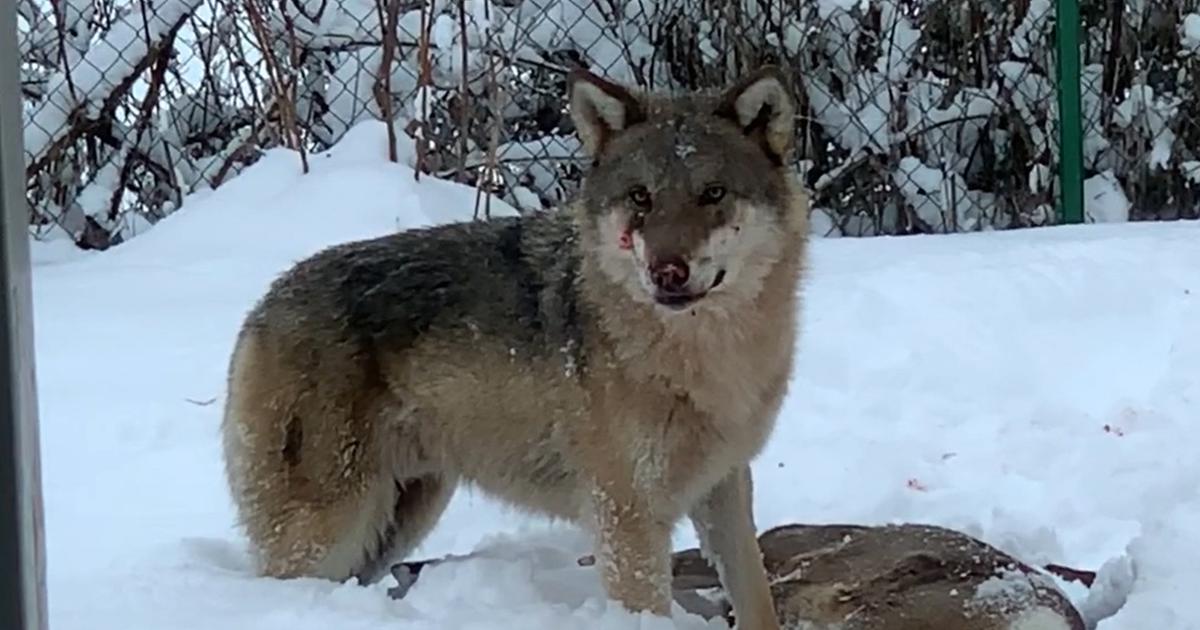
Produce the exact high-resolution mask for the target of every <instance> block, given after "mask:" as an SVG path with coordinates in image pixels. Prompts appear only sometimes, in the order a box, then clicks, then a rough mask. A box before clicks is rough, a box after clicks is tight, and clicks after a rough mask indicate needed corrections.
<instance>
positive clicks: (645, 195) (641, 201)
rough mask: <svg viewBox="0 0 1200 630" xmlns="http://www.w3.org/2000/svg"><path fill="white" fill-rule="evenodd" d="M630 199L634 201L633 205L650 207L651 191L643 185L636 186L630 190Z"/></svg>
mask: <svg viewBox="0 0 1200 630" xmlns="http://www.w3.org/2000/svg"><path fill="white" fill-rule="evenodd" d="M629 200H630V201H632V202H633V205H635V206H637V207H639V208H649V207H650V191H648V190H646V189H645V188H643V187H641V186H638V187H636V188H634V189H633V190H630V191H629Z"/></svg>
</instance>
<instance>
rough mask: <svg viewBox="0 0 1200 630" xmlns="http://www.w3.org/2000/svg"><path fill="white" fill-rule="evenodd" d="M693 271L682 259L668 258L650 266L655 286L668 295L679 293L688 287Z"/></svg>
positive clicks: (651, 277)
mask: <svg viewBox="0 0 1200 630" xmlns="http://www.w3.org/2000/svg"><path fill="white" fill-rule="evenodd" d="M690 273H691V271H690V270H689V269H688V264H687V263H686V262H684V260H683V259H682V258H667V259H664V260H659V261H655V262H654V263H652V264H651V265H650V279H651V280H652V281H653V282H654V286H656V287H658V288H659V289H660V290H662V291H666V292H668V293H679V292H682V291H683V290H684V287H685V286H687V281H688V277H689V276H690Z"/></svg>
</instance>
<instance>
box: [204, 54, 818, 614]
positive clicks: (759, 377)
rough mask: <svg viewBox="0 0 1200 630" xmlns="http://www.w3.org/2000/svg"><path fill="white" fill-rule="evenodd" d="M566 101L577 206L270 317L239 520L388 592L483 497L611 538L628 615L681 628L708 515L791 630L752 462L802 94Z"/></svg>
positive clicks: (456, 243) (795, 270)
mask: <svg viewBox="0 0 1200 630" xmlns="http://www.w3.org/2000/svg"><path fill="white" fill-rule="evenodd" d="M568 89H569V98H570V109H571V119H572V120H573V122H574V124H575V127H576V133H577V134H578V136H579V138H580V139H581V141H582V144H583V147H584V150H585V152H586V155H587V157H588V159H589V160H590V161H591V165H590V166H589V168H588V169H587V172H586V175H585V177H584V179H583V181H582V183H581V185H580V189H579V191H578V193H577V194H576V195H575V197H574V198H573V199H572V200H571V201H570V202H569V203H567V204H565V205H564V207H563V208H561V209H560V210H558V211H554V212H544V213H540V214H536V215H533V216H526V217H522V218H502V219H492V220H488V221H477V222H462V223H452V224H444V225H439V226H434V227H427V228H423V229H415V230H409V231H404V232H401V233H396V234H389V235H385V236H381V237H378V238H372V239H367V240H362V241H357V242H351V243H345V244H340V245H335V246H332V247H329V248H327V249H325V250H323V251H320V252H318V253H316V254H314V255H312V256H311V257H309V258H307V259H305V260H302V261H300V262H298V263H297V264H296V265H294V266H293V267H292V268H291V269H289V270H287V271H286V272H284V273H283V274H281V275H280V276H279V277H278V278H276V279H275V280H274V281H273V283H272V284H271V286H270V287H269V288H268V290H267V292H266V294H265V295H264V296H263V297H262V298H261V299H260V301H259V302H258V303H257V304H256V305H255V306H254V307H253V309H252V310H251V311H250V312H249V314H248V315H247V316H246V319H245V322H244V324H243V326H242V328H241V329H240V331H239V333H238V336H237V339H236V343H235V346H234V349H233V352H232V356H231V358H230V364H229V372H228V395H227V399H226V403H225V409H224V419H223V421H222V434H223V448H224V456H225V470H226V475H227V479H228V483H229V487H230V490H231V493H232V496H233V499H234V503H235V506H236V509H237V514H238V519H239V522H240V525H241V526H242V527H243V528H244V530H245V532H246V535H247V536H248V538H249V540H250V542H251V543H252V548H253V550H254V553H255V554H256V557H257V562H258V566H259V567H260V569H259V570H260V572H261V574H262V575H266V576H274V577H278V578H289V577H297V576H317V577H322V578H327V579H331V580H338V581H341V580H347V579H350V578H357V579H358V580H360V581H362V582H365V583H369V582H371V581H374V580H377V579H378V578H379V577H380V576H381V575H383V574H385V573H386V569H387V567H388V563H389V562H391V561H393V560H394V559H396V558H403V557H404V556H405V555H406V554H408V553H409V552H410V551H411V550H412V549H413V548H414V547H416V546H417V545H418V544H419V543H420V542H421V541H422V540H423V538H424V537H425V536H426V535H427V534H428V532H429V531H430V530H431V529H432V528H433V527H434V526H435V525H436V523H437V521H438V519H439V517H440V516H441V514H442V512H443V510H444V508H445V507H446V505H447V503H448V502H449V500H450V498H451V495H452V494H453V492H454V491H455V488H457V487H458V486H459V485H460V484H473V485H474V486H475V487H477V488H479V489H481V490H482V491H484V492H485V493H487V494H489V495H491V496H494V497H497V498H499V499H501V500H503V501H506V502H508V503H510V504H512V505H514V506H518V507H520V508H522V509H525V510H529V511H530V512H533V513H537V514H542V515H546V516H547V517H550V518H555V519H565V520H567V521H570V522H573V523H577V524H579V525H580V526H582V527H585V528H587V529H588V530H589V531H590V532H592V533H593V534H594V536H595V553H596V556H597V566H598V568H599V570H600V571H601V575H602V578H603V584H604V587H605V589H606V592H607V594H608V595H609V597H610V598H611V599H612V600H615V601H617V602H619V603H620V604H622V605H623V606H624V607H626V608H628V609H629V610H631V611H649V612H651V613H653V614H656V615H664V616H665V615H668V614H669V609H670V605H671V555H670V544H671V533H672V529H673V527H674V526H675V525H676V524H677V523H679V522H682V521H683V519H684V518H685V517H687V518H688V519H689V520H690V521H691V522H692V523H693V524H694V527H695V528H696V531H697V535H698V538H699V540H700V541H701V545H702V547H703V549H704V550H705V553H706V554H707V557H708V558H710V560H711V561H712V562H713V563H714V565H715V567H716V568H717V570H718V571H719V573H720V576H721V580H722V583H723V584H725V585H726V586H727V590H728V592H729V595H730V598H731V600H732V602H733V607H734V609H735V610H736V611H737V617H738V620H739V627H741V628H746V629H756V630H757V629H775V628H778V623H777V621H776V619H775V617H774V614H773V612H772V602H771V598H770V593H769V590H768V584H767V578H766V574H765V573H764V569H763V565H762V562H761V561H760V559H761V557H760V553H759V548H758V544H757V540H756V536H755V532H756V528H755V525H754V520H753V515H752V509H751V504H752V485H753V484H752V480H751V475H750V467H749V462H750V461H751V460H752V459H753V458H754V457H755V456H756V455H757V454H758V453H759V452H760V450H761V449H762V447H763V445H764V443H765V442H766V440H767V439H768V437H769V436H770V434H771V431H772V428H773V426H774V423H775V420H776V416H777V414H778V411H779V407H780V404H781V401H782V400H783V398H784V396H785V394H786V392H787V389H788V382H789V377H790V373H791V370H792V363H793V352H794V350H793V348H794V341H795V335H796V325H797V319H798V312H799V307H800V298H799V293H798V288H797V286H798V282H799V281H800V279H801V276H802V271H803V269H804V260H805V251H806V243H807V235H808V228H807V217H808V206H807V197H806V196H805V194H804V193H803V191H802V189H801V188H800V186H799V184H798V182H797V181H796V178H795V176H794V174H793V171H792V169H790V168H789V167H788V156H789V155H790V152H791V150H792V143H793V132H794V116H795V105H794V100H793V95H792V92H791V89H790V88H789V87H788V82H787V80H786V78H785V76H784V75H783V74H782V73H781V72H780V71H779V70H778V69H776V68H773V67H764V68H762V69H760V70H758V71H756V72H753V73H751V74H749V75H747V76H745V77H744V78H742V79H741V80H739V81H737V82H735V83H733V84H731V85H728V86H726V87H725V88H724V89H722V90H714V91H712V92H698V93H684V94H652V93H644V92H641V91H636V90H633V89H630V88H628V87H624V86H621V85H618V84H616V83H613V82H611V81H609V80H607V79H605V78H602V77H599V76H596V75H594V74H592V73H590V72H588V71H584V70H577V71H574V72H573V73H572V74H571V76H570V77H569V81H568Z"/></svg>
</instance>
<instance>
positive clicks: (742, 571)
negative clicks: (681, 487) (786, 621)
mask: <svg viewBox="0 0 1200 630" xmlns="http://www.w3.org/2000/svg"><path fill="white" fill-rule="evenodd" d="M752 496H753V482H752V480H751V478H750V467H749V466H742V467H739V468H737V469H735V470H734V471H733V472H732V473H730V474H729V475H728V476H726V477H725V478H724V479H722V480H721V481H720V482H718V483H717V485H716V486H714V487H713V488H712V490H710V491H709V493H708V494H707V495H706V496H704V497H703V498H702V499H701V500H700V502H699V503H698V504H697V505H696V506H694V507H693V508H692V511H691V512H690V513H689V516H690V517H691V520H692V523H693V524H694V525H695V526H696V535H697V537H698V538H699V539H700V550H701V553H703V555H704V556H705V558H707V559H708V561H709V563H711V564H712V565H713V567H714V568H716V570H717V575H718V576H719V577H720V578H721V586H723V587H724V589H725V592H726V593H727V594H728V595H729V600H730V602H731V603H732V604H733V615H734V617H735V618H736V621H737V628H738V630H779V620H778V618H777V617H776V616H775V605H774V602H773V600H772V599H771V589H770V586H769V584H768V582H767V572H766V569H765V568H764V567H763V561H762V551H761V550H760V549H759V547H758V537H757V533H756V531H755V526H754V516H753V505H752V503H753V501H752Z"/></svg>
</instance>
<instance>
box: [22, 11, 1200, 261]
mask: <svg viewBox="0 0 1200 630" xmlns="http://www.w3.org/2000/svg"><path fill="white" fill-rule="evenodd" d="M16 1H17V2H18V5H19V10H20V14H21V27H20V50H21V55H22V69H23V77H22V80H23V83H22V92H23V95H24V99H25V105H26V121H27V125H26V133H25V145H26V151H27V156H26V160H27V169H26V173H27V176H28V184H29V200H30V205H31V226H32V229H33V230H34V232H35V233H36V234H38V235H46V234H50V233H52V232H59V233H61V232H66V233H67V234H68V235H69V236H70V237H71V238H72V239H74V240H75V241H76V242H77V243H79V244H80V245H81V246H84V247H93V248H104V247H108V246H111V245H113V244H116V243H119V242H120V241H122V240H124V239H127V238H129V237H130V236H131V235H133V234H136V233H137V232H139V231H141V230H143V229H145V228H146V227H148V226H149V225H151V224H153V223H154V222H156V221H157V220H159V219H161V218H162V217H164V216H166V215H167V214H169V213H170V212H171V211H172V210H173V209H174V208H176V207H177V206H178V205H179V203H180V201H181V199H182V198H183V197H184V196H185V195H186V194H188V193H190V192H192V191H195V190H197V189H198V188H202V187H215V186H219V185H221V184H222V183H224V182H227V181H229V179H230V178H232V177H235V176H236V175H237V174H238V172H239V171H240V170H242V169H243V168H245V167H246V166H247V165H248V164H251V163H253V162H254V161H255V160H256V159H257V158H258V156H260V155H261V154H262V153H263V151H264V150H266V149H270V148H273V147H277V146H283V147H288V148H291V149H296V150H299V152H300V154H301V157H302V158H303V157H304V156H305V155H306V154H308V153H311V152H314V151H319V150H322V149H324V148H327V147H329V146H331V145H332V144H334V143H336V142H337V141H338V140H339V138H340V137H341V136H342V135H343V134H344V133H345V132H346V130H347V129H348V128H349V127H351V126H352V125H354V124H356V123H358V122H360V121H363V120H367V119H379V120H384V121H390V124H389V125H388V126H389V129H390V131H391V132H392V133H393V134H394V136H395V137H396V138H398V139H399V142H398V143H396V144H397V145H399V146H401V147H402V149H401V151H402V152H403V153H405V155H402V156H399V157H400V159H410V160H411V161H412V163H413V164H414V165H415V166H416V167H417V170H418V172H419V173H422V174H424V175H427V176H433V177H441V178H447V179H452V180H455V181H459V182H463V183H466V184H470V185H474V186H478V187H480V188H481V189H482V190H483V191H484V192H487V193H490V194H491V195H498V196H500V197H501V198H503V199H504V200H505V201H507V202H509V203H511V204H513V205H514V206H517V207H518V208H520V209H521V210H523V211H533V210H537V209H541V208H550V207H553V206H554V205H555V204H557V203H558V202H559V201H561V200H562V199H563V198H564V197H565V196H567V195H569V194H570V193H571V191H572V189H573V186H574V185H575V184H576V182H577V181H578V177H579V174H580V171H579V166H580V165H579V163H578V161H577V160H578V142H577V140H576V139H575V137H574V135H573V129H572V126H571V123H570V118H569V116H568V115H567V113H566V102H565V89H564V88H565V85H564V79H565V73H566V72H567V71H568V70H569V69H570V68H571V67H572V66H575V65H582V66H584V67H588V68H590V69H592V70H593V71H597V72H600V73H603V74H605V75H607V76H609V77H611V78H613V79H616V80H619V81H624V82H627V83H629V84H632V85H636V86H641V87H645V88H649V89H655V90H661V89H693V88H707V87H715V86H720V85H722V84H724V83H726V82H728V81H731V80H732V79H733V78H735V77H736V76H738V75H739V74H741V73H743V72H745V71H747V70H748V69H750V68H753V67H754V66H757V65H759V64H761V63H764V62H773V63H778V64H781V65H783V66H784V67H785V68H786V69H787V71H788V72H790V73H791V75H792V76H793V77H794V84H795V86H796V87H797V97H798V99H799V101H800V116H799V119H798V121H797V123H798V124H797V146H798V151H797V163H796V167H797V169H798V170H799V172H800V174H801V175H802V176H803V177H804V178H805V181H807V183H808V184H809V186H810V188H811V189H812V190H813V192H814V211H813V212H814V216H813V225H814V229H815V230H817V231H818V232H820V233H824V234H841V235H848V236H864V235H874V234H903V233H913V232H951V231H970V230H980V229H1004V228H1012V227H1022V226H1036V225H1044V224H1048V223H1053V222H1055V221H1056V220H1057V217H1056V205H1057V203H1056V198H1057V188H1058V183H1057V180H1056V174H1057V172H1058V156H1059V153H1060V150H1059V149H1060V147H1059V143H1058V137H1059V136H1058V124H1057V119H1058V116H1057V110H1058V107H1057V101H1056V96H1057V94H1058V90H1057V85H1056V82H1057V77H1056V76H1055V75H1056V71H1055V67H1056V65H1055V57H1056V54H1055V52H1056V49H1055V33H1054V25H1055V23H1054V17H1055V5H1054V3H1053V0H967V1H962V0H733V1H730V0H16ZM1196 4H1197V0H1186V1H1183V2H1174V3H1169V2H1167V1H1166V0H1139V1H1138V2H1125V1H1124V0H1120V1H1112V0H1084V1H1083V2H1082V4H1081V12H1082V14H1083V21H1084V28H1085V30H1084V33H1085V36H1084V42H1083V43H1082V55H1083V63H1084V68H1083V72H1082V85H1083V90H1084V103H1083V106H1084V119H1085V120H1084V145H1085V146H1084V160H1085V165H1084V168H1085V177H1087V182H1086V185H1085V197H1086V198H1087V212H1088V216H1089V217H1090V218H1091V219H1093V220H1121V219H1122V218H1123V217H1125V216H1129V217H1130V218H1137V219H1144V218H1173V217H1195V216H1197V208H1198V207H1200V200H1197V198H1196V193H1195V192H1194V191H1195V188H1196V183H1197V182H1200V161H1198V160H1200V158H1198V157H1197V156H1196V155H1195V154H1193V153H1192V152H1190V151H1189V150H1188V149H1187V147H1189V146H1190V147H1198V146H1200V127H1198V126H1197V125H1196V122H1195V121H1196V120H1197V119H1198V118H1197V115H1200V92H1198V91H1200V80H1198V79H1200V15H1198V14H1197V13H1200V8H1197V7H1196V6H1195V5H1196ZM1193 12H1197V13H1193ZM409 147H411V149H412V151H406V150H405V149H407V148H409ZM410 154H411V155H410ZM483 197H484V198H487V197H488V195H484V196H483Z"/></svg>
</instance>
